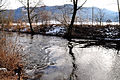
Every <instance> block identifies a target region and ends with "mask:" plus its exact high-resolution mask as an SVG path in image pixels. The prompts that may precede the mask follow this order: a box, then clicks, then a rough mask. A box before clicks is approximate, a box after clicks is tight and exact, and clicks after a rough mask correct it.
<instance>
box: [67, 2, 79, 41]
mask: <svg viewBox="0 0 120 80" xmlns="http://www.w3.org/2000/svg"><path fill="white" fill-rule="evenodd" d="M76 13H77V4H75V5H74V12H73V15H72V20H71V23H70V25H69V26H68V33H67V34H68V35H67V39H68V40H71V34H72V27H73V25H74V21H75V16H76Z"/></svg>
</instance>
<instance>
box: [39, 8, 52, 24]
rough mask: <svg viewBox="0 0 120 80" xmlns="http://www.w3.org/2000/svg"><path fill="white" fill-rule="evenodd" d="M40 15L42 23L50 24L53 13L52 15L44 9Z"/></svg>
mask: <svg viewBox="0 0 120 80" xmlns="http://www.w3.org/2000/svg"><path fill="white" fill-rule="evenodd" d="M39 15H40V16H39V19H40V22H41V23H42V25H48V24H49V23H50V20H51V15H52V13H51V12H49V11H45V10H43V11H40V12H39Z"/></svg>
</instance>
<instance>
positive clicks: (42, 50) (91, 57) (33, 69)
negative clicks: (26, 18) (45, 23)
mask: <svg viewBox="0 0 120 80" xmlns="http://www.w3.org/2000/svg"><path fill="white" fill-rule="evenodd" d="M6 38H7V39H8V41H9V40H12V41H13V42H16V44H17V45H21V46H22V50H23V51H22V54H24V55H25V57H24V58H23V60H24V61H27V64H26V67H25V70H26V73H27V74H28V75H30V78H31V80H120V56H119V54H117V52H118V51H119V50H120V47H119V42H118V41H106V42H105V41H95V40H81V39H79V40H78V41H77V40H76V41H72V42H68V41H67V40H65V39H63V38H60V37H50V36H42V35H34V36H31V35H26V34H17V33H11V34H7V33H6Z"/></svg>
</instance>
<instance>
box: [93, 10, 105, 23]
mask: <svg viewBox="0 0 120 80" xmlns="http://www.w3.org/2000/svg"><path fill="white" fill-rule="evenodd" d="M104 16H105V13H104V12H103V10H102V9H98V13H97V14H96V15H95V17H96V19H95V20H96V21H97V22H99V24H100V25H102V22H103V20H104Z"/></svg>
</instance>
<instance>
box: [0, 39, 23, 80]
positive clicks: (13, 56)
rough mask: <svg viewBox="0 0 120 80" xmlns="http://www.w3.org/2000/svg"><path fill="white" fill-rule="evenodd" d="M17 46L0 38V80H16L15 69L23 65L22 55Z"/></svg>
mask: <svg viewBox="0 0 120 80" xmlns="http://www.w3.org/2000/svg"><path fill="white" fill-rule="evenodd" d="M19 49H20V48H18V46H16V45H15V44H13V43H12V42H10V41H9V42H7V40H6V39H5V38H2V39H0V68H4V69H7V71H4V70H3V71H2V70H0V80H17V76H16V74H15V70H16V69H18V67H21V68H22V67H23V63H22V57H21V55H20V53H19Z"/></svg>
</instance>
